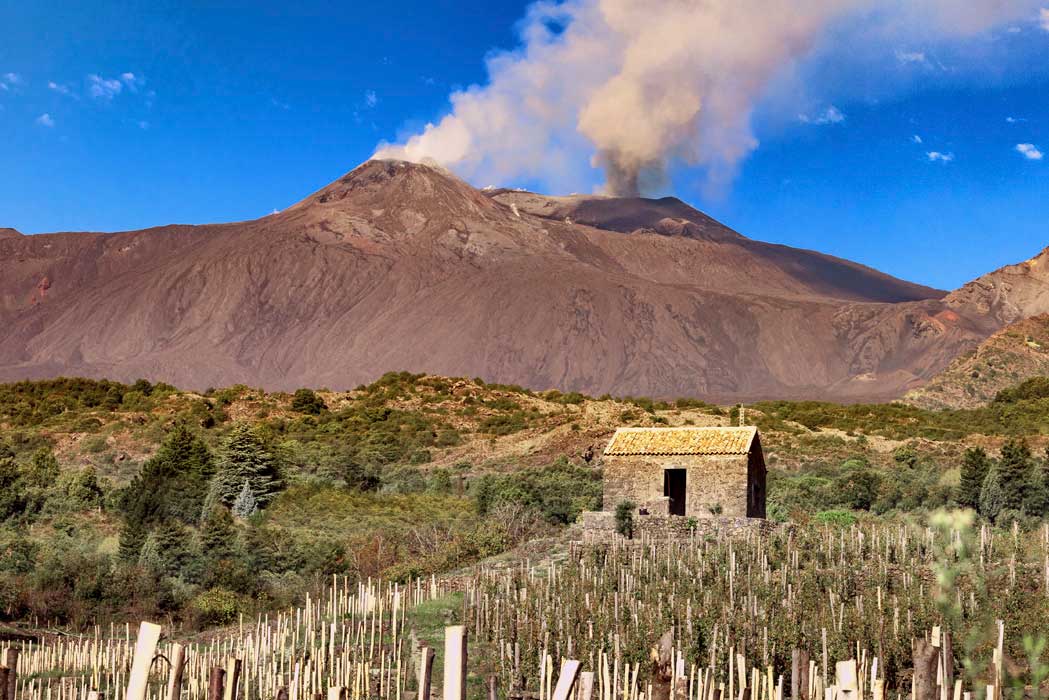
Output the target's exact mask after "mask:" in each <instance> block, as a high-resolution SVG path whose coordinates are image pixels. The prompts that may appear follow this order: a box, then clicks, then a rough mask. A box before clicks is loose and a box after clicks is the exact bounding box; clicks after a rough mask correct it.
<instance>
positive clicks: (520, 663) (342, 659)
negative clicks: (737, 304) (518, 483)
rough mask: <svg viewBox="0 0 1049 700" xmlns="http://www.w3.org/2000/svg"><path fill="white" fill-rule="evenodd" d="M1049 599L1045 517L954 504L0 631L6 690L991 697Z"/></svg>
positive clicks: (1018, 678)
mask: <svg viewBox="0 0 1049 700" xmlns="http://www.w3.org/2000/svg"><path fill="white" fill-rule="evenodd" d="M1047 619H1049V528H1045V529H1042V530H1040V531H1037V532H1034V533H1026V534H1025V533H1022V532H1020V531H1019V530H1018V529H1016V528H1014V529H1013V530H1012V531H1011V532H1009V531H1004V532H1003V531H1001V530H997V531H996V530H992V529H989V528H987V527H980V528H979V529H976V528H974V527H973V526H972V523H971V519H970V518H969V517H968V516H967V515H965V514H962V513H955V514H953V515H947V514H940V515H938V516H936V517H935V518H934V519H933V521H932V522H931V524H930V525H929V526H928V527H914V526H906V525H902V524H895V525H890V524H885V523H881V524H865V525H862V526H853V527H848V528H840V527H833V526H829V525H823V526H816V525H805V526H802V525H797V526H781V527H778V528H775V529H772V530H771V531H760V530H753V531H748V532H746V533H745V534H739V535H736V536H733V537H730V536H728V535H719V536H704V537H700V536H694V537H692V538H691V539H687V540H682V541H676V542H656V541H644V540H632V541H630V540H621V539H617V540H615V541H610V542H603V543H602V542H597V543H585V544H584V543H582V542H573V543H571V544H570V545H568V546H567V547H565V548H564V549H562V550H560V551H559V552H554V553H551V554H550V555H549V556H546V557H544V558H543V559H542V560H536V561H529V560H527V559H516V560H502V561H493V562H490V563H485V564H482V565H480V566H478V567H475V568H473V569H471V570H470V571H468V572H462V573H460V574H459V575H456V576H452V577H447V578H443V579H437V578H433V577H431V578H428V579H416V580H413V581H410V582H408V583H407V584H396V583H387V582H374V581H366V582H361V583H354V582H351V581H348V580H346V579H341V578H335V579H333V580H332V582H331V585H330V586H329V587H328V588H327V590H325V591H323V592H321V594H320V595H319V596H317V597H314V598H310V599H308V600H307V603H306V605H305V607H302V608H297V609H292V610H287V611H284V612H282V613H280V614H277V615H274V616H272V617H271V616H265V615H264V616H260V617H259V618H257V619H255V620H241V622H240V624H239V625H234V626H233V627H231V628H225V629H223V630H220V631H217V632H213V633H211V634H210V635H209V636H208V637H206V638H195V639H185V640H181V641H176V640H169V639H163V638H162V637H161V630H160V628H159V627H158V626H156V625H151V624H149V623H144V624H143V625H142V628H141V630H140V632H139V633H138V635H137V636H136V635H134V634H133V630H132V629H131V628H129V627H123V628H109V629H108V630H96V631H95V633H94V634H93V635H90V636H79V637H76V636H54V637H47V638H46V639H42V640H39V641H32V642H24V643H17V644H12V645H10V646H9V649H10V651H8V650H5V651H6V652H7V654H8V655H12V654H15V653H16V654H17V662H16V665H17V668H16V671H17V675H14V674H12V675H11V676H10V680H11V681H13V682H14V685H15V686H16V687H15V688H13V690H14V691H15V693H16V695H17V697H18V698H24V699H25V700H58V699H60V698H78V699H80V700H87V699H88V698H93V697H101V698H120V697H125V696H126V697H127V698H128V700H141V698H149V699H150V700H152V699H153V698H156V699H158V700H160V699H162V698H163V699H164V700H182V699H185V700H198V699H203V698H208V699H209V700H218V699H219V698H223V699H224V700H232V699H233V698H244V699H245V700H248V699H250V700H254V699H256V698H263V699H266V700H269V699H270V698H274V699H278V700H284V699H287V700H315V698H318V697H324V696H327V697H330V698H332V699H333V700H337V699H338V698H343V697H345V698H352V699H353V700H359V699H363V698H402V697H422V698H425V697H429V694H430V689H431V688H432V689H433V690H434V692H435V694H436V695H440V688H441V687H442V684H443V689H444V697H445V698H447V699H448V700H451V698H457V699H458V698H461V697H486V696H487V697H500V698H501V697H507V698H515V699H528V700H533V699H534V700H565V698H568V697H574V698H577V699H579V700H594V699H598V698H599V699H600V700H613V699H614V700H651V699H653V698H656V699H658V698H669V697H675V698H689V699H690V700H691V699H696V700H781V699H782V698H784V697H787V696H791V697H796V698H805V699H806V700H811V699H817V698H826V699H827V700H853V699H860V698H871V699H872V700H882V698H895V697H907V696H910V695H913V697H915V698H916V700H940V699H941V698H942V699H944V700H946V698H954V700H960V698H962V697H966V698H968V697H970V695H969V694H972V697H980V698H983V697H987V698H991V699H992V700H993V699H996V698H1002V697H1012V695H1011V693H1013V692H1023V690H1024V688H1025V687H1026V688H1027V691H1028V692H1029V693H1035V692H1037V690H1038V687H1039V686H1040V685H1041V683H1042V681H1043V680H1044V679H1045V677H1046V674H1047V669H1046V667H1045V665H1044V661H1045V659H1044V656H1045V654H1044V643H1043V642H1042V641H1040V639H1041V636H1040V635H1041V634H1043V633H1044V631H1045V621H1046V620H1047ZM435 656H436V659H437V662H436V663H434V657H435ZM5 658H9V657H5ZM12 662H14V660H13V659H10V658H9V665H10V664H11V663H12ZM431 672H432V675H431ZM3 673H8V672H7V671H6V669H5V670H3ZM0 685H4V684H0ZM94 693H97V696H96V695H93V694H94ZM8 697H12V696H11V694H10V693H8Z"/></svg>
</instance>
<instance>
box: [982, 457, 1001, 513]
mask: <svg viewBox="0 0 1049 700" xmlns="http://www.w3.org/2000/svg"><path fill="white" fill-rule="evenodd" d="M979 506H980V507H979V511H980V515H982V516H983V517H985V518H987V519H988V520H990V521H992V522H993V521H994V520H996V519H997V518H998V514H999V513H1001V512H1002V509H1003V508H1005V493H1004V492H1003V491H1002V485H1001V481H1000V480H999V478H998V470H997V469H996V468H992V469H990V470H989V471H988V472H987V476H986V478H984V480H983V487H982V488H981V489H980V503H979Z"/></svg>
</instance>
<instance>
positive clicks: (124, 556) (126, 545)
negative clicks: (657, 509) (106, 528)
mask: <svg viewBox="0 0 1049 700" xmlns="http://www.w3.org/2000/svg"><path fill="white" fill-rule="evenodd" d="M147 535H148V531H147V530H146V528H145V526H144V525H143V524H142V521H141V520H138V519H128V520H125V521H124V527H123V528H121V530H120V549H119V550H118V553H117V556H118V557H119V558H120V560H121V561H125V562H137V561H138V557H139V554H141V552H142V545H143V544H145V542H146V536H147Z"/></svg>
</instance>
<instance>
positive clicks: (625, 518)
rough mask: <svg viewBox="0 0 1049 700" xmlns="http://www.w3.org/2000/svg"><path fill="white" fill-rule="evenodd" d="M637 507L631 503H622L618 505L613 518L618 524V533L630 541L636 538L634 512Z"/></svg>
mask: <svg viewBox="0 0 1049 700" xmlns="http://www.w3.org/2000/svg"><path fill="white" fill-rule="evenodd" d="M636 509H637V505H635V504H634V503H632V502H630V501H620V502H619V503H617V504H616V510H615V513H614V514H613V518H614V519H615V523H616V532H617V533H619V534H620V535H622V536H623V537H626V538H628V539H630V538H633V536H634V511H635V510H636Z"/></svg>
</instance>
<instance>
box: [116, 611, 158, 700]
mask: <svg viewBox="0 0 1049 700" xmlns="http://www.w3.org/2000/svg"><path fill="white" fill-rule="evenodd" d="M159 643H160V625H155V624H153V623H152V622H143V623H142V624H141V625H139V628H138V641H137V642H136V643H135V656H134V657H133V660H132V662H131V673H130V674H128V681H127V693H126V694H125V696H124V697H125V700H146V690H147V686H148V683H149V669H150V667H152V666H153V657H154V656H156V654H157V644H159Z"/></svg>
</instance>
